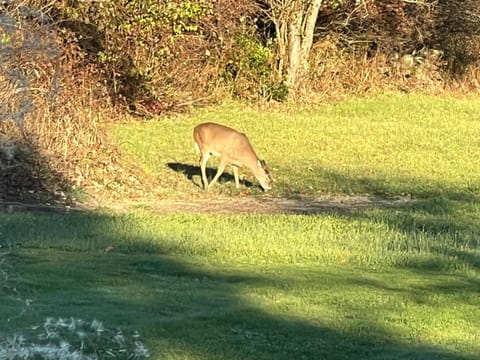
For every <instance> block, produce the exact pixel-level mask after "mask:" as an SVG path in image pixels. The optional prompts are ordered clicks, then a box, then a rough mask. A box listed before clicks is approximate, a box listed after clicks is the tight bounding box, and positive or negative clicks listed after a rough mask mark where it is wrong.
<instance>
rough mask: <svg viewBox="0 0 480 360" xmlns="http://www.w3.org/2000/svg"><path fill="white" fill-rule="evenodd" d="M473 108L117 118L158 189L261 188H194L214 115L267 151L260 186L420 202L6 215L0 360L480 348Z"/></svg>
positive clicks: (387, 100)
mask: <svg viewBox="0 0 480 360" xmlns="http://www.w3.org/2000/svg"><path fill="white" fill-rule="evenodd" d="M479 113H480V101H478V100H472V99H470V100H467V99H461V100H458V99H451V98H432V97H425V96H417V97H415V96H411V95H409V96H403V95H402V96H400V95H395V96H393V95H392V96H383V97H378V98H374V99H361V100H360V99H356V100H350V101H347V102H342V103H339V104H333V105H324V106H320V107H316V108H314V109H310V110H308V111H307V110H298V111H296V110H291V109H290V110H288V109H287V110H282V111H270V112H259V111H256V110H254V109H252V108H249V107H246V106H242V105H239V104H235V103H229V104H226V105H224V106H221V107H218V108H213V109H208V110H201V111H198V112H196V113H194V114H193V115H190V116H187V117H185V118H183V117H182V118H177V119H162V120H160V121H157V122H147V123H142V124H138V123H137V124H127V125H121V126H118V127H116V128H115V129H114V134H115V136H116V138H117V139H118V141H119V143H121V144H122V145H121V147H122V149H123V151H125V152H126V153H127V154H128V156H130V157H131V158H132V160H134V161H135V162H136V163H138V164H139V165H140V166H141V167H142V169H143V170H144V171H145V172H146V173H147V175H150V176H155V177H158V178H159V179H160V183H161V184H162V185H163V189H161V192H162V195H163V196H165V197H170V198H189V197H192V198H195V197H204V198H206V199H208V198H210V197H211V198H217V197H218V196H219V195H220V196H222V197H223V196H226V195H229V196H232V197H237V196H247V195H248V196H255V197H261V196H265V195H263V194H262V192H261V191H260V190H259V189H257V188H255V187H248V188H246V187H242V189H241V190H240V191H237V190H235V189H234V185H233V183H232V181H230V179H229V178H228V177H227V178H225V179H224V181H223V182H222V183H221V184H219V186H217V187H216V188H213V189H212V190H213V191H212V192H211V193H209V194H205V193H204V192H202V191H201V190H200V189H199V187H198V182H199V175H197V174H196V173H195V172H196V171H197V170H198V169H197V168H196V167H197V164H196V162H197V159H198V155H197V154H195V153H194V152H193V145H192V139H191V130H192V127H193V125H194V124H196V123H198V122H200V121H207V120H211V121H217V122H223V123H227V124H230V125H232V126H234V127H236V128H239V129H242V130H243V131H245V132H246V133H247V134H248V135H249V136H250V139H251V141H252V143H253V144H254V146H255V148H256V149H257V152H258V153H259V154H260V155H261V156H262V157H264V158H265V159H266V160H267V161H268V162H269V163H270V166H271V167H272V168H273V170H274V174H275V178H276V179H277V182H276V184H275V185H276V186H275V189H274V190H273V192H272V193H271V194H269V195H266V196H271V195H273V196H286V197H298V196H307V197H308V196H317V195H322V194H331V195H333V196H336V195H339V194H351V195H354V196H356V195H363V194H376V195H377V196H378V197H385V198H386V199H387V200H388V199H389V198H390V197H395V196H405V194H410V196H411V197H412V201H409V202H398V203H389V202H388V201H387V202H381V203H377V204H376V206H373V207H366V208H362V207H359V208H351V209H349V208H348V207H347V208H335V207H332V208H329V210H325V211H322V212H319V213H315V214H310V215H291V214H290V215H289V214H264V215H261V214H247V215H245V214H244V215H207V214H176V215H160V214H155V213H153V212H151V211H150V210H148V209H149V208H148V207H145V209H137V210H132V211H129V212H126V213H115V212H112V211H109V210H105V211H95V212H85V213H76V212H72V213H70V214H53V213H52V214H46V213H44V214H41V213H12V214H7V213H0V303H1V306H0V319H1V321H0V358H2V359H3V358H6V359H13V358H15V357H13V356H10V357H8V356H9V354H10V355H11V354H16V355H17V357H16V358H22V357H21V356H20V354H23V358H28V359H33V358H34V357H33V356H30V358H29V357H27V356H26V355H25V354H27V355H28V351H30V352H32V351H34V349H37V350H38V349H39V348H40V345H42V344H43V345H45V343H48V344H50V348H48V351H50V352H51V353H52V352H53V351H56V354H58V353H60V352H61V351H65V352H66V353H69V354H72V353H74V351H75V350H79V349H84V350H83V351H84V352H85V353H88V354H93V353H96V354H99V355H100V358H105V359H109V358H112V356H114V358H124V359H126V358H128V356H129V355H132V354H134V353H135V351H137V352H138V354H140V355H141V353H142V352H141V351H140V350H142V349H143V348H142V347H141V346H140V345H138V344H140V343H141V344H144V345H145V347H146V348H148V350H149V352H150V354H151V358H152V359H335V360H336V359H379V360H380V359H392V360H393V359H395V360H397V359H402V360H407V359H408V360H410V359H422V360H423V359H426V360H433V359H445V360H447V359H448V360H450V359H458V360H460V359H466V360H474V359H478V358H479V356H480V346H479V345H478V344H480V332H479V330H478V329H480V307H479V306H478V304H479V294H480V272H479V267H480V246H479V239H480V226H479V225H478V224H479V222H478V219H479V218H480V205H479V199H478V194H479V190H480V189H479V184H480V182H479V180H480V179H479V177H480V176H479V174H480V167H479V166H478V165H479V163H478V161H479V160H478V156H477V154H479V153H480V152H479V150H480V149H479V147H480V141H479V140H478V139H480V120H479V119H480V117H479V116H477V115H476V114H479ZM265 134H269V136H265ZM169 164H170V165H169ZM212 167H214V165H212ZM243 173H244V174H245V175H246V178H247V179H248V180H249V181H251V182H254V183H256V182H255V181H254V179H252V177H251V175H250V174H248V173H246V172H243ZM60 319H64V320H61V321H60ZM72 319H73V320H72ZM80 320H81V321H83V322H81V321H80ZM97 321H100V322H101V324H102V327H101V329H103V330H102V331H99V330H98V329H99V325H98V322H97ZM118 331H121V332H122V335H123V340H122V341H117V340H118ZM136 332H138V334H139V336H140V338H137V335H136ZM46 334H49V335H46ZM62 341H63V347H62V345H61V344H62ZM138 341H140V343H138ZM67 343H68V344H70V347H68V346H66V345H65V344H67ZM29 344H30V346H29ZM82 346H83V348H82ZM139 346H140V347H139ZM107 350H110V353H108V352H107ZM2 351H3V352H2ZM8 351H10V352H8ZM102 354H103V355H102ZM109 354H113V355H112V356H111V355H109ZM109 356H110V357H109ZM62 357H63V358H66V356H65V353H64V354H63V356H62ZM72 358H73V357H72ZM139 358H141V357H139Z"/></svg>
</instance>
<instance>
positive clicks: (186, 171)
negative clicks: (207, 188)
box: [167, 162, 254, 188]
mask: <svg viewBox="0 0 480 360" xmlns="http://www.w3.org/2000/svg"><path fill="white" fill-rule="evenodd" d="M167 166H168V167H169V168H170V169H172V170H173V171H175V172H177V173H181V174H183V175H185V177H186V178H187V179H188V180H190V181H192V182H193V183H194V184H195V185H197V186H198V187H202V184H201V170H200V166H194V165H190V164H183V163H178V162H169V163H167ZM206 173H207V178H208V179H209V181H210V180H211V179H212V178H213V177H214V176H215V174H216V173H217V169H214V168H210V167H207V168H206ZM197 175H198V176H199V178H200V183H198V184H197V183H195V181H194V179H193V177H194V176H197ZM239 177H240V176H239ZM218 181H219V182H220V183H222V182H235V177H234V176H233V175H231V174H229V173H227V172H224V173H223V174H222V175H221V176H220V178H219V179H218ZM240 184H241V185H243V186H245V187H248V188H250V187H253V186H254V184H253V183H252V182H251V181H248V180H245V179H240Z"/></svg>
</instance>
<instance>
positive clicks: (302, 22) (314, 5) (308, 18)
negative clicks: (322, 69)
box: [286, 0, 323, 98]
mask: <svg viewBox="0 0 480 360" xmlns="http://www.w3.org/2000/svg"><path fill="white" fill-rule="evenodd" d="M322 3H323V0H308V1H307V0H304V1H303V0H291V6H292V7H291V10H292V11H291V13H290V14H291V16H290V17H289V18H288V19H289V20H288V21H289V23H288V33H287V38H288V68H287V77H286V83H287V86H288V89H289V97H290V98H295V97H297V95H298V94H299V92H300V88H301V85H302V82H303V80H304V79H305V76H306V75H307V73H308V56H309V53H310V49H311V48H312V44H313V34H314V31H315V24H316V21H317V17H318V13H319V11H320V7H321V6H322Z"/></svg>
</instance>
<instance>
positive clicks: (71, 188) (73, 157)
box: [0, 7, 143, 204]
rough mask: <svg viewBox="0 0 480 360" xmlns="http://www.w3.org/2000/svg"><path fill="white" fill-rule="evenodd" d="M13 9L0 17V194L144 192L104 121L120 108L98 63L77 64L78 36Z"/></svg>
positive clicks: (64, 196) (38, 198) (37, 197)
mask: <svg viewBox="0 0 480 360" xmlns="http://www.w3.org/2000/svg"><path fill="white" fill-rule="evenodd" d="M18 9H19V8H13V9H10V10H11V11H10V12H6V13H5V14H4V15H2V17H1V18H0V30H1V31H2V33H3V34H4V40H3V41H2V43H1V45H0V50H2V51H1V56H2V59H1V60H2V62H1V64H0V89H1V90H2V93H3V94H4V96H3V98H2V100H1V108H0V109H1V113H0V120H1V121H0V172H1V181H0V200H2V201H21V202H28V203H32V202H42V203H62V204H72V203H75V201H76V200H78V199H77V196H78V195H80V194H81V193H83V192H85V191H86V192H88V194H89V195H91V197H92V199H96V198H101V197H102V196H105V194H110V193H111V192H112V190H115V191H114V193H116V194H119V193H127V194H128V195H131V194H132V193H135V192H136V191H141V190H142V189H143V187H142V185H141V184H140V182H139V181H138V180H137V177H136V175H137V174H136V173H135V167H134V166H132V165H131V164H125V163H124V162H123V161H122V160H121V159H120V156H119V153H118V151H117V150H116V147H115V146H113V145H112V144H111V143H110V142H109V140H108V137H107V135H106V133H105V131H104V129H103V127H102V125H101V124H102V123H104V122H105V120H108V119H111V118H114V117H116V116H118V114H117V113H116V112H115V110H114V106H113V105H112V104H111V102H109V99H110V98H109V96H108V89H107V88H106V86H104V84H102V83H101V82H100V81H99V79H100V76H99V71H100V70H99V69H98V68H96V67H95V66H93V65H92V66H80V65H82V56H83V53H82V52H81V51H80V50H79V48H78V46H77V44H76V42H75V41H68V38H65V37H63V36H60V35H59V33H58V30H56V29H54V28H53V27H51V26H48V25H45V23H44V22H43V21H41V20H40V17H39V16H40V15H39V16H36V15H37V14H36V13H32V14H30V15H31V17H28V18H27V17H25V16H24V15H23V13H24V12H25V11H26V10H23V12H22V13H19V11H20V10H18ZM27 9H30V8H28V7H27ZM32 11H33V10H32ZM127 169H128V170H127Z"/></svg>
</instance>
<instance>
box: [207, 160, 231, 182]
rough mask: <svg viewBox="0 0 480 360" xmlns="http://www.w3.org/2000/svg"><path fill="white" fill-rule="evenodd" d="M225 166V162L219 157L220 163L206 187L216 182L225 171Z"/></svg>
mask: <svg viewBox="0 0 480 360" xmlns="http://www.w3.org/2000/svg"><path fill="white" fill-rule="evenodd" d="M226 166H227V162H226V161H225V160H223V159H220V164H218V170H217V173H216V174H215V177H214V178H213V179H212V181H211V182H210V184H209V185H208V188H211V187H212V185H213V184H214V183H216V182H217V180H218V178H219V177H220V176H221V175H222V174H223V172H224V171H225V167H226Z"/></svg>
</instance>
